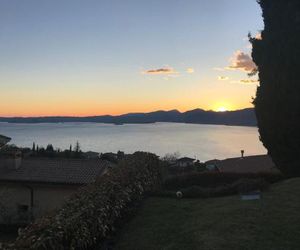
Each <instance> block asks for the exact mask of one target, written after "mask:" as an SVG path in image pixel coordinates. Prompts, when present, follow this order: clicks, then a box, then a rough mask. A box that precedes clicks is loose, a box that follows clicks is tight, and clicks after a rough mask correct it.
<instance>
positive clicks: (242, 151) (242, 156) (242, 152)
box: [241, 149, 245, 159]
mask: <svg viewBox="0 0 300 250" xmlns="http://www.w3.org/2000/svg"><path fill="white" fill-rule="evenodd" d="M244 153H245V151H244V150H243V149H242V150H241V158H242V159H244Z"/></svg>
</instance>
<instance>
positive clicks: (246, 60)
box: [226, 50, 256, 73]
mask: <svg viewBox="0 0 300 250" xmlns="http://www.w3.org/2000/svg"><path fill="white" fill-rule="evenodd" d="M230 62H231V65H230V66H229V67H227V68H226V69H229V70H242V71H246V72H248V73H250V72H252V71H253V70H255V69H256V65H255V63H254V62H253V61H252V58H251V56H250V55H248V54H246V53H244V52H242V51H240V50H238V51H236V52H235V53H234V56H233V57H232V58H231V59H230Z"/></svg>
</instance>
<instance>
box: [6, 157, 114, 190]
mask: <svg viewBox="0 0 300 250" xmlns="http://www.w3.org/2000/svg"><path fill="white" fill-rule="evenodd" d="M109 165H110V163H109V162H107V161H103V160H100V159H48V158H39V159H22V163H21V166H20V167H19V168H18V169H12V170H9V171H2V172H3V173H0V181H13V182H39V183H41V182H44V183H57V184H59V183H60V184H88V183H92V182H94V181H95V180H96V178H97V177H98V176H99V175H101V174H103V172H104V170H105V169H106V168H107V167H108V166H109ZM0 167H1V162H0ZM0 169H1V168H0Z"/></svg>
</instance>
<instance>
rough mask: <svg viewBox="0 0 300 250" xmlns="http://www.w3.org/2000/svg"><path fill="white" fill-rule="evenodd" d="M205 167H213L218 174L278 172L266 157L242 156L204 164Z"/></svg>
mask: <svg viewBox="0 0 300 250" xmlns="http://www.w3.org/2000/svg"><path fill="white" fill-rule="evenodd" d="M206 165H207V166H210V165H214V166H215V167H216V168H217V169H218V171H220V172H223V173H224V172H234V173H262V172H263V173H268V172H271V173H274V172H275V173H276V172H279V170H278V168H277V167H276V166H275V164H274V162H273V161H272V159H271V157H270V156H268V155H254V156H243V155H242V157H237V158H228V159H225V160H212V161H208V162H206Z"/></svg>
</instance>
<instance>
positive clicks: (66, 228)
mask: <svg viewBox="0 0 300 250" xmlns="http://www.w3.org/2000/svg"><path fill="white" fill-rule="evenodd" d="M159 167H160V161H159V159H158V157H156V156H155V155H153V154H149V153H141V152H138V153H135V154H133V155H132V156H127V157H125V158H124V159H123V160H122V161H121V162H120V163H119V164H118V166H117V167H116V168H114V169H112V170H111V171H109V172H108V173H107V174H105V175H103V176H101V177H100V178H99V179H98V180H97V181H96V183H95V184H93V185H90V186H88V187H85V188H82V189H81V190H80V191H79V192H77V193H76V194H75V195H74V196H73V197H72V198H71V199H70V200H69V201H68V202H67V203H66V204H65V205H64V206H63V207H62V208H61V209H60V210H59V211H58V212H57V213H56V214H55V215H54V216H49V217H44V218H42V219H41V220H39V221H37V222H36V223H34V224H32V225H30V226H28V227H27V228H26V229H25V230H24V231H23V233H22V234H21V235H20V236H19V237H18V238H17V240H16V242H15V243H14V245H13V246H12V249H55V250H60V249H61V250H62V249H90V248H91V247H93V246H95V245H96V244H100V243H101V242H103V240H105V239H106V237H108V236H109V235H110V234H111V233H112V232H114V231H115V226H116V225H117V223H118V220H120V219H122V218H123V216H124V214H125V213H126V211H128V210H130V207H131V205H132V204H133V203H135V202H137V201H139V200H141V199H142V197H143V194H144V193H145V192H148V191H152V190H155V189H156V188H158V187H159V185H160V172H159ZM99 248H100V246H99Z"/></svg>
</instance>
